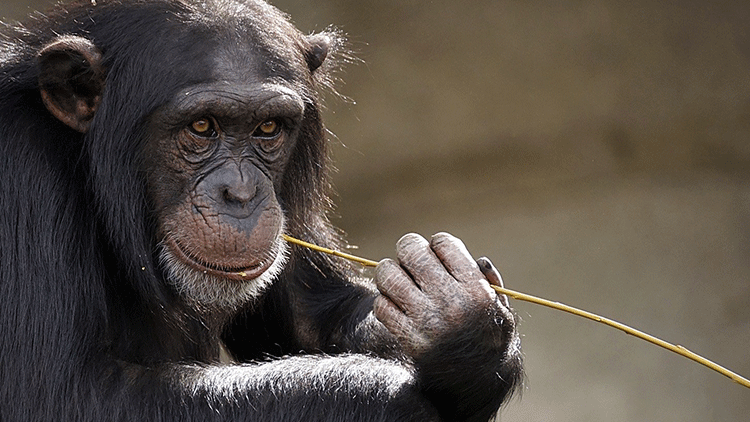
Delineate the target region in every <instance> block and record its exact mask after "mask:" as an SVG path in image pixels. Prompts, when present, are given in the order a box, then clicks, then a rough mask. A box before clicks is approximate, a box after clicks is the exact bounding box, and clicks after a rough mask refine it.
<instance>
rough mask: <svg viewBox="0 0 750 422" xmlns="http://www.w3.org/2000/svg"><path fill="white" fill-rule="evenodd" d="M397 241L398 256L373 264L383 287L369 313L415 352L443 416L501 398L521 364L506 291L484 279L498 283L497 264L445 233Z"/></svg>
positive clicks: (456, 415) (460, 413)
mask: <svg viewBox="0 0 750 422" xmlns="http://www.w3.org/2000/svg"><path fill="white" fill-rule="evenodd" d="M396 249H397V255H396V256H397V258H396V259H397V261H394V260H391V259H385V260H383V261H381V262H380V263H379V264H378V266H377V268H376V275H375V282H376V284H377V286H378V290H379V291H380V293H381V294H380V296H378V297H377V298H376V300H375V304H374V312H375V316H376V317H377V318H378V319H379V320H380V321H381V322H382V323H383V324H384V325H385V327H386V328H387V329H388V330H389V331H390V332H391V333H392V334H393V335H394V336H395V337H396V338H397V339H398V341H399V343H400V344H401V347H402V348H403V351H404V352H405V353H406V354H407V355H409V356H410V357H411V358H412V359H413V360H414V363H415V365H416V368H417V370H418V375H419V377H420V381H421V382H422V385H424V386H425V388H426V390H427V394H428V395H431V396H432V397H433V402H434V403H435V405H436V406H437V407H438V408H439V409H440V410H441V413H443V414H444V415H445V417H446V418H447V419H449V420H461V419H464V418H467V417H469V416H470V415H472V412H475V411H477V410H479V413H477V414H474V416H477V415H481V414H482V413H481V408H483V407H486V408H488V409H489V408H491V407H492V406H493V405H499V401H498V400H502V398H503V397H504V396H505V395H506V394H507V393H508V392H510V391H511V390H512V389H513V388H514V387H515V386H516V385H517V384H518V382H519V380H520V377H521V374H522V370H521V358H520V350H519V341H518V335H517V333H516V331H515V319H514V315H513V313H512V312H511V310H510V307H509V306H508V299H507V298H506V297H505V296H498V295H497V294H496V293H495V291H494V290H493V289H492V288H491V287H490V281H492V282H493V283H494V284H498V285H499V284H500V283H501V282H500V276H499V274H498V273H497V270H495V269H494V267H493V266H492V264H491V263H490V262H489V260H487V259H486V258H482V259H480V261H479V264H478V263H477V261H475V260H474V259H473V258H472V257H471V255H470V254H469V252H468V251H467V250H466V247H465V246H464V244H463V243H462V242H461V241H460V240H458V239H457V238H455V237H453V236H451V235H449V234H447V233H439V234H436V235H435V236H433V237H432V239H431V240H430V241H429V242H428V241H427V240H425V239H424V238H423V237H421V236H419V235H416V234H407V235H405V236H404V237H402V238H401V239H400V240H399V241H398V243H397V246H396ZM480 265H481V266H482V268H481V269H480ZM485 274H487V277H485ZM488 280H490V281H488ZM480 386H481V387H480ZM441 406H445V408H442V409H441ZM472 406H473V409H472ZM482 417H484V416H482ZM484 420H486V418H485V419H484Z"/></svg>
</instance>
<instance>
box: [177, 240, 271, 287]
mask: <svg viewBox="0 0 750 422" xmlns="http://www.w3.org/2000/svg"><path fill="white" fill-rule="evenodd" d="M167 244H168V245H169V249H171V250H172V251H173V252H174V253H175V254H176V255H177V258H178V259H179V260H180V261H182V262H184V263H185V264H187V265H189V266H190V267H192V268H193V269H194V270H196V271H198V272H201V273H203V274H208V275H212V276H215V277H221V278H224V279H230V280H237V281H248V280H252V279H254V278H257V277H259V276H260V275H261V274H263V273H264V272H265V271H266V270H267V269H268V268H269V267H270V266H271V262H267V261H260V262H258V263H257V264H252V265H247V266H242V267H231V266H225V265H219V264H213V263H210V262H206V261H204V260H202V259H201V258H200V257H197V256H195V255H193V254H191V253H189V252H187V251H186V250H185V248H183V247H182V245H180V242H178V241H177V240H176V239H173V238H170V239H169V240H168V241H167Z"/></svg>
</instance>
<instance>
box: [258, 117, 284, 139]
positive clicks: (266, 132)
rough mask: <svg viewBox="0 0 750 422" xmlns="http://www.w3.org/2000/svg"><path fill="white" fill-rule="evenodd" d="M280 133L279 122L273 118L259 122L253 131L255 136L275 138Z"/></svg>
mask: <svg viewBox="0 0 750 422" xmlns="http://www.w3.org/2000/svg"><path fill="white" fill-rule="evenodd" d="M280 133H281V124H280V123H279V122H278V121H276V120H275V119H270V120H266V121H264V122H263V123H261V124H259V125H258V127H256V128H255V131H254V132H253V136H254V137H256V138H269V139H270V138H275V137H277V136H279V134H280Z"/></svg>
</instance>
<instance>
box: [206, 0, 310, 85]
mask: <svg viewBox="0 0 750 422" xmlns="http://www.w3.org/2000/svg"><path fill="white" fill-rule="evenodd" d="M232 10H233V12H232V13H227V10H226V9H222V12H221V13H220V14H219V15H218V16H211V17H210V18H209V19H207V21H204V22H203V23H204V24H205V25H206V26H205V27H204V30H205V32H203V35H204V37H205V39H203V40H196V41H197V42H198V43H202V44H205V45H204V48H203V51H206V53H207V54H209V55H210V58H211V63H212V67H213V69H212V75H213V77H214V78H215V79H217V80H233V79H237V80H242V81H250V80H252V79H258V80H259V81H263V80H268V79H274V80H279V79H283V80H287V81H290V82H291V81H304V80H305V79H306V74H305V72H306V71H307V65H306V62H305V58H304V55H303V51H302V45H301V43H302V38H303V37H302V34H301V33H300V32H299V31H298V30H297V29H296V28H295V27H294V26H292V25H291V24H290V23H289V22H288V21H287V20H286V18H285V17H284V16H283V15H282V14H281V13H279V12H278V11H277V10H276V9H273V8H271V7H270V6H268V5H263V4H261V5H257V4H255V3H250V5H249V6H248V5H247V4H245V3H238V5H237V7H236V8H235V9H232ZM209 12H210V11H209ZM209 12H206V13H209ZM211 18H213V19H211ZM201 32H202V31H201ZM206 46H209V47H208V48H205V47H206Z"/></svg>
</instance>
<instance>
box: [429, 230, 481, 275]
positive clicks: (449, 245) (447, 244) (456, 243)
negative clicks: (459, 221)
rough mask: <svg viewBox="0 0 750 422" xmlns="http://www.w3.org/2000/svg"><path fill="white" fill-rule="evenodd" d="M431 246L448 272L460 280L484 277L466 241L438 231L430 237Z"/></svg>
mask: <svg viewBox="0 0 750 422" xmlns="http://www.w3.org/2000/svg"><path fill="white" fill-rule="evenodd" d="M430 247H431V248H432V250H433V251H434V252H435V255H436V256H437V257H438V258H439V259H440V261H442V263H443V265H444V266H445V268H446V269H447V270H448V272H449V273H450V274H451V275H452V276H453V278H455V279H456V280H458V281H459V282H461V283H465V282H468V281H472V280H482V279H484V276H483V274H482V272H481V271H480V270H479V267H478V266H477V263H476V261H474V258H472V256H471V254H470V253H469V251H468V250H467V249H466V246H465V245H464V242H462V241H461V240H459V239H458V238H457V237H455V236H452V235H450V234H448V233H437V234H435V235H433V236H432V239H430Z"/></svg>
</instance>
